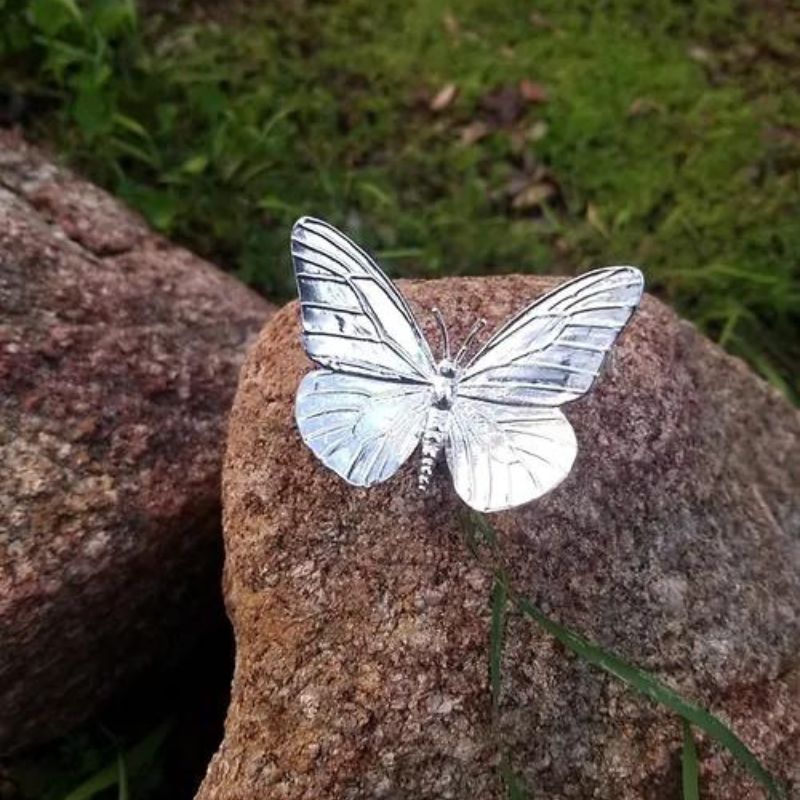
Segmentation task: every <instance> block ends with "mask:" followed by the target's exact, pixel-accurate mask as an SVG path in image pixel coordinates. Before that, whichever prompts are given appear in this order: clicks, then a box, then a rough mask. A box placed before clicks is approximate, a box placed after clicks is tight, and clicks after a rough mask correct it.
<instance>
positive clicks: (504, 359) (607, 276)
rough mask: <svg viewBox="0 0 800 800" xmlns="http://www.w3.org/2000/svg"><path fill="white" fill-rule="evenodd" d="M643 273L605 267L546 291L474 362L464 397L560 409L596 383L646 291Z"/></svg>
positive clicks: (465, 379)
mask: <svg viewBox="0 0 800 800" xmlns="http://www.w3.org/2000/svg"><path fill="white" fill-rule="evenodd" d="M643 285H644V282H643V279H642V273H641V272H639V270H638V269H636V268H634V267H607V268H605V269H599V270H595V271H594V272H589V273H586V274H585V275H581V276H580V277H579V278H575V279H574V280H572V281H568V282H567V283H565V284H563V285H562V286H559V287H558V288H557V289H555V290H554V291H552V292H550V293H549V294H546V295H545V296H544V297H542V298H541V299H539V300H538V301H537V302H535V303H533V305H531V306H529V307H528V308H527V309H525V310H524V311H523V312H522V313H520V314H518V315H517V316H516V317H515V318H514V319H512V320H511V321H510V322H509V323H507V324H506V325H505V326H504V327H503V328H501V330H500V331H498V332H497V333H496V334H495V335H494V336H493V337H492V338H491V339H490V340H489V341H488V342H487V343H486V345H484V347H483V348H482V349H481V350H480V351H479V352H478V353H477V355H476V356H475V357H474V358H473V359H472V361H471V362H470V364H469V366H468V367H467V369H466V370H465V372H464V376H463V378H462V380H461V383H460V385H459V395H460V396H463V397H469V398H472V399H474V400H481V401H485V402H497V403H505V404H509V405H529V404H533V405H545V406H559V405H561V404H562V403H567V402H569V401H570V400H575V399H577V398H578V397H580V396H581V395H583V394H585V393H586V392H587V391H589V389H590V388H591V387H592V385H593V383H594V381H595V379H596V378H597V376H598V374H599V373H600V369H601V367H602V366H603V362H604V360H605V357H606V355H607V353H608V351H609V350H610V348H611V346H612V345H613V344H614V342H615V341H616V338H617V336H618V335H619V333H620V331H621V330H622V329H623V328H624V327H625V324H626V323H627V322H628V320H629V319H630V317H631V314H632V313H633V311H634V309H635V308H636V306H637V305H638V304H639V301H640V299H641V296H642V289H643Z"/></svg>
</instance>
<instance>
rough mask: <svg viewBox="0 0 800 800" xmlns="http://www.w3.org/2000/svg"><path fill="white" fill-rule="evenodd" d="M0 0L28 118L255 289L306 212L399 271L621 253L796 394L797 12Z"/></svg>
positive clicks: (34, 128) (732, 6) (709, 5)
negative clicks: (346, 233)
mask: <svg viewBox="0 0 800 800" xmlns="http://www.w3.org/2000/svg"><path fill="white" fill-rule="evenodd" d="M5 5H6V7H7V9H8V10H7V11H6V12H5V13H6V15H7V17H8V18H9V19H13V20H14V24H13V25H7V26H6V30H5V31H4V35H5V40H6V43H5V45H4V49H5V50H6V54H7V57H6V59H5V64H6V66H5V75H6V80H7V81H8V83H9V85H13V87H14V89H15V91H14V95H13V98H12V99H13V100H14V102H15V103H16V106H17V108H18V111H17V116H18V117H19V118H20V120H21V121H22V123H23V124H24V125H25V127H26V128H27V129H28V130H29V131H30V132H31V133H32V135H34V136H36V137H37V138H40V139H44V140H46V141H47V142H48V143H49V144H50V145H51V146H52V147H54V148H55V149H56V150H57V151H58V152H59V153H61V154H63V155H64V157H65V158H66V159H67V160H68V161H69V162H71V163H72V164H74V165H76V166H78V167H79V168H80V169H82V170H83V171H85V172H86V173H88V174H89V175H90V176H91V177H93V178H94V179H95V180H97V181H99V182H100V183H102V184H103V185H105V186H108V187H109V188H110V189H111V190H112V191H114V192H116V193H117V194H119V195H121V196H123V197H124V198H125V199H126V200H128V201H129V202H130V203H131V204H132V205H134V206H135V207H137V208H139V209H140V210H141V211H143V212H144V214H145V215H146V216H147V217H148V218H149V219H150V220H151V222H152V223H153V224H155V225H156V226H157V227H159V228H161V229H162V230H163V231H164V232H165V233H166V234H168V235H170V236H172V237H175V238H177V239H180V240H182V241H184V242H186V243H187V244H188V245H189V246H190V247H192V248H194V249H195V250H197V251H199V252H201V253H202V254H204V255H207V256H209V257H210V258H211V259H213V260H215V261H217V262H219V263H221V264H223V265H225V266H227V267H228V268H230V269H232V270H235V271H236V272H238V273H239V274H240V275H241V276H242V277H243V278H244V279H245V280H247V281H249V282H251V283H253V284H255V285H256V286H258V287H260V288H261V289H262V290H263V291H265V292H266V293H267V294H269V295H270V296H273V297H275V298H276V299H282V298H284V297H287V296H288V295H289V294H290V293H291V280H290V271H289V261H288V255H287V232H288V229H289V227H290V225H291V223H292V221H293V220H294V219H295V218H296V217H298V216H300V215H301V214H305V213H312V214H315V215H318V216H322V217H325V218H326V219H329V220H330V221H332V222H333V223H335V224H337V225H339V226H342V227H344V228H345V229H347V230H348V231H349V232H351V233H352V234H353V235H354V236H356V237H357V238H358V239H359V240H360V241H362V242H363V243H364V244H366V245H367V246H368V247H370V248H372V249H374V251H375V252H376V253H377V254H378V255H379V256H380V257H381V259H382V261H383V263H384V264H385V265H386V266H388V268H389V269H390V270H391V271H392V272H393V273H395V274H397V275H425V276H429V275H439V274H461V273H482V272H488V271H512V270H522V271H537V272H549V271H558V272H564V273H569V272H575V271H579V270H582V269H585V268H586V267H589V266H592V265H594V266H599V265H603V264H610V263H635V264H640V265H642V266H643V267H644V269H645V271H646V274H647V278H648V281H649V285H650V287H651V289H652V290H653V291H655V292H657V293H658V294H660V295H661V296H662V297H664V298H665V299H667V300H668V301H670V302H673V303H674V304H675V305H677V306H678V308H679V309H680V310H681V311H682V312H683V313H684V314H685V315H686V316H688V317H689V318H690V319H692V320H693V321H695V322H696V323H698V324H699V325H700V326H701V327H702V328H703V329H704V330H706V331H707V332H708V333H709V334H710V335H711V336H713V337H715V338H717V339H718V340H720V341H721V342H722V344H723V345H724V346H726V347H728V348H729V349H730V350H732V351H734V352H736V353H738V354H741V355H743V356H745V357H746V358H747V359H749V360H750V362H751V363H752V364H753V365H754V366H755V367H756V368H757V369H758V370H760V371H761V372H762V373H763V374H765V375H766V376H767V377H769V378H771V379H772V380H774V381H775V382H776V383H777V384H779V385H781V386H782V387H783V388H784V389H785V390H787V391H788V392H790V393H796V392H797V390H798V387H800V383H799V382H798V377H797V376H798V374H800V369H798V366H800V336H798V317H800V313H799V311H800V289H799V288H798V274H799V273H800V268H798V254H800V224H798V212H800V171H799V170H798V167H800V92H798V86H799V85H800V11H798V8H797V7H795V8H794V9H792V8H791V7H790V5H789V4H788V3H786V4H784V3H779V2H775V0H773V1H772V2H767V3H758V2H755V0H752V1H751V2H732V1H731V0H702V2H695V3H686V2H680V1H679V0H653V1H652V2H641V0H616V1H612V0H605V1H603V2H598V1H597V0H583V1H581V2H569V3H564V2H560V1H559V0H539V1H538V2H535V3H533V2H522V0H504V2H500V3H498V2H493V1H492V0H450V2H442V1H441V0H415V1H412V2H408V0H403V1H402V2H400V1H399V0H387V2H382V3H372V2H366V1H365V0H342V1H341V2H336V3H322V2H318V3H315V2H302V0H282V2H276V3H268V4H252V6H253V8H248V7H247V6H241V5H234V6H233V7H231V6H216V5H214V4H207V5H205V6H203V5H199V6H198V5H197V4H195V5H193V6H190V7H188V8H186V7H182V6H181V4H174V3H173V4H167V5H165V4H164V3H163V2H162V3H155V4H153V3H150V4H149V5H148V10H145V9H139V10H138V13H137V11H136V9H135V8H134V7H133V6H131V5H130V4H129V2H128V0H92V2H90V3H88V4H85V5H82V6H80V9H82V10H78V6H73V5H72V0H33V2H30V3H21V2H20V0H5ZM76 11H77V13H76ZM522 81H527V82H528V83H527V84H526V85H525V89H526V90H527V91H524V92H520V88H519V87H520V82H522ZM448 87H449V88H451V89H454V90H456V94H455V96H454V97H452V100H451V102H449V103H447V102H443V103H440V105H442V106H443V107H441V108H439V110H438V111H436V110H432V109H431V105H434V106H436V101H435V98H436V97H437V95H439V93H440V92H441V90H442V89H445V90H447V89H448ZM537 93H540V94H541V95H543V96H542V97H537ZM447 94H448V92H447V91H445V93H444V95H439V99H440V100H447V99H448V97H447ZM450 94H452V92H450ZM526 95H527V97H528V99H526Z"/></svg>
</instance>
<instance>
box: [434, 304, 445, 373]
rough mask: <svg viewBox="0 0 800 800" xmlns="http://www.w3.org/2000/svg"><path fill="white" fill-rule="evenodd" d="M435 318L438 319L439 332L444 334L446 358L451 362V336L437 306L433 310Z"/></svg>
mask: <svg viewBox="0 0 800 800" xmlns="http://www.w3.org/2000/svg"><path fill="white" fill-rule="evenodd" d="M431 311H432V312H433V316H434V317H436V322H437V323H438V325H439V331H440V332H441V334H442V341H443V342H444V357H445V358H446V359H447V360H448V361H449V360H450V336H449V335H448V334H447V325H445V324H444V317H443V316H442V312H441V311H439V309H438V308H436V307H435V306H434V307H433V308H432V309H431Z"/></svg>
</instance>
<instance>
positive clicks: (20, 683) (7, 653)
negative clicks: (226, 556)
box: [0, 132, 270, 750]
mask: <svg viewBox="0 0 800 800" xmlns="http://www.w3.org/2000/svg"><path fill="white" fill-rule="evenodd" d="M269 313H270V307H269V306H268V304H267V303H265V302H264V301H263V300H261V299H260V298H259V297H257V296H256V295H255V294H253V293H252V292H250V291H249V290H248V289H246V288H244V287H243V286H241V285H240V284H238V283H237V282H236V281H234V280H233V279H232V278H230V277H228V276H226V275H224V274H222V273H221V272H219V271H218V270H216V269H214V268H213V267H212V266H211V265H209V264H207V263H205V262H203V261H201V260H200V259H198V258H196V257H194V256H192V255H191V254H190V253H188V252H186V251H185V250H182V249H180V248H177V247H174V246H172V245H170V244H168V243H167V242H165V241H164V240H162V239H161V238H160V237H158V236H155V235H154V234H153V233H151V232H150V231H149V229H148V228H147V227H146V226H145V224H144V223H143V222H142V221H141V220H140V219H139V218H138V217H136V216H135V215H133V214H132V213H130V212H128V211H127V210H125V209H124V208H123V207H122V206H120V205H119V203H117V202H116V201H114V200H113V199H112V198H110V197H109V196H108V195H106V194H105V193H104V192H102V191H100V190H99V189H97V188H95V187H94V186H92V185H90V184H87V183H86V182H84V181H80V180H78V179H76V178H75V177H74V176H72V175H71V174H69V173H67V172H65V171H63V170H60V169H58V168H56V167H55V166H54V165H53V164H52V163H50V162H49V161H48V160H47V159H46V158H45V157H44V156H43V155H42V154H40V153H38V152H37V151H35V150H33V149H31V148H28V147H27V146H26V145H25V144H24V143H23V142H22V141H21V140H20V139H19V138H18V137H16V136H15V135H13V134H11V133H8V132H6V133H1V134H0V509H2V511H1V512H0V750H1V749H9V748H15V747H19V746H22V745H25V744H28V743H31V742H34V741H38V740H41V739H44V738H47V737H49V736H52V735H54V734H57V733H60V732H63V731H64V730H65V729H66V728H68V727H69V726H71V725H73V724H75V723H76V722H78V721H80V720H82V719H83V718H85V717H86V716H87V715H88V714H89V713H90V712H91V711H92V710H93V709H94V708H96V707H97V705H98V704H99V703H101V702H102V701H103V700H104V699H105V698H106V697H107V696H108V694H109V693H110V692H111V691H112V690H113V689H114V688H115V687H117V686H119V684H120V682H121V681H123V680H125V679H126V678H128V677H130V676H131V675H133V674H135V673H136V672H137V671H138V670H139V669H140V668H141V667H143V666H144V665H145V664H149V663H153V662H154V661H155V660H157V659H161V658H164V657H167V656H168V655H169V653H170V652H174V650H175V649H177V648H178V647H179V646H180V643H181V641H182V639H183V637H188V636H191V635H192V633H193V632H196V630H197V625H198V623H200V622H201V614H202V612H203V611H204V610H205V608H206V607H207V606H208V604H209V602H210V600H211V598H212V597H213V589H214V586H215V582H216V580H217V579H216V577H215V574H214V569H215V566H216V564H217V563H218V562H217V558H216V556H217V550H218V547H219V545H218V531H219V525H218V515H219V463H220V455H221V449H222V440H223V437H224V431H225V425H226V417H227V412H228V410H229V406H230V403H231V399H232V396H233V391H234V388H235V385H236V379H237V374H238V370H239V366H240V363H241V359H242V354H243V352H244V349H245V347H246V345H247V343H248V340H249V339H251V338H252V337H253V336H254V335H255V332H256V331H257V330H258V328H259V327H260V326H261V325H262V324H263V321H264V319H265V318H266V316H267V315H268V314H269Z"/></svg>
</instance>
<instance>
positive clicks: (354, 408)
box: [295, 370, 430, 486]
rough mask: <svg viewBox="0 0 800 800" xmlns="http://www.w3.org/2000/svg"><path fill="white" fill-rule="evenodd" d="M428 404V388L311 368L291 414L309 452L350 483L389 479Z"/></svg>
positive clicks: (412, 444) (414, 439) (412, 443)
mask: <svg viewBox="0 0 800 800" xmlns="http://www.w3.org/2000/svg"><path fill="white" fill-rule="evenodd" d="M429 406H430V395H429V390H428V389H427V388H426V387H422V386H419V385H416V384H407V383H398V382H394V381H387V380H377V379H375V378H366V377H363V376H360V375H345V374H342V373H338V372H331V371H330V370H316V371H315V372H310V373H309V374H308V375H306V376H305V377H304V378H303V380H302V382H301V384H300V388H299V389H298V391H297V402H296V405H295V416H296V418H297V425H298V427H299V429H300V435H301V436H302V437H303V441H304V442H305V443H306V444H307V445H308V446H309V447H310V448H311V450H312V451H313V452H314V455H316V456H317V458H319V459H320V461H322V463H323V464H325V466H326V467H329V468H330V469H332V470H333V471H334V472H336V473H337V474H338V475H340V476H341V477H342V478H344V479H345V480H346V481H348V482H349V483H352V484H354V485H356V486H372V485H373V484H376V483H380V482H381V481H385V480H387V479H388V478H391V476H392V475H394V473H395V472H397V470H398V469H399V468H400V466H401V465H402V464H403V463H404V462H405V461H406V459H407V458H408V457H409V456H410V455H411V453H412V452H414V448H416V446H417V444H418V443H419V439H420V436H422V430H423V428H424V426H425V416H426V414H427V410H428V408H429Z"/></svg>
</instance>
